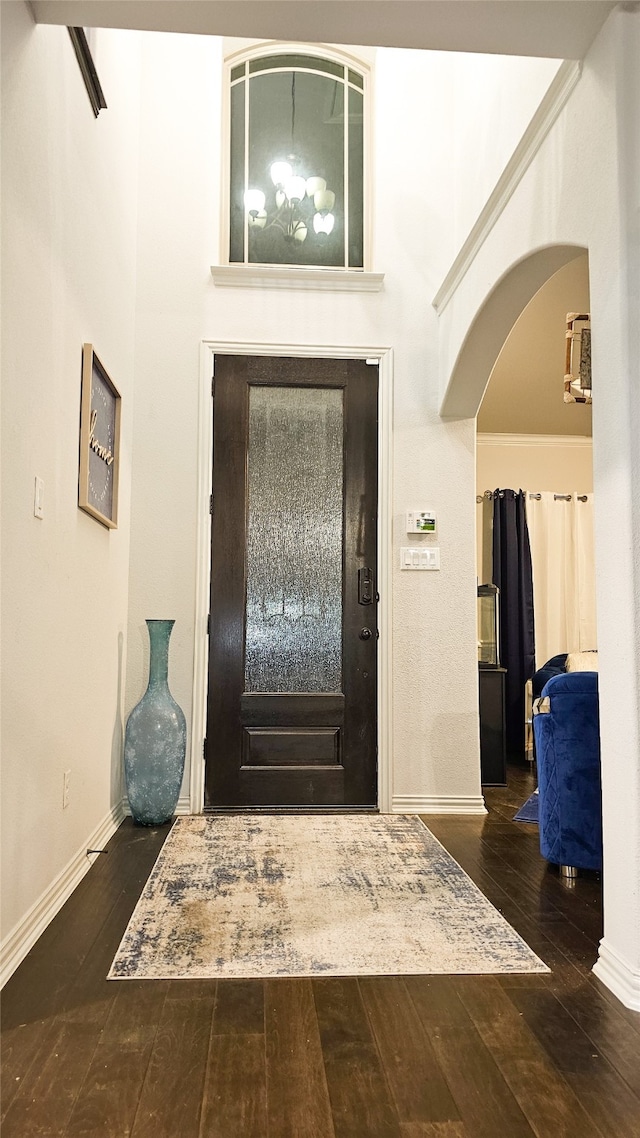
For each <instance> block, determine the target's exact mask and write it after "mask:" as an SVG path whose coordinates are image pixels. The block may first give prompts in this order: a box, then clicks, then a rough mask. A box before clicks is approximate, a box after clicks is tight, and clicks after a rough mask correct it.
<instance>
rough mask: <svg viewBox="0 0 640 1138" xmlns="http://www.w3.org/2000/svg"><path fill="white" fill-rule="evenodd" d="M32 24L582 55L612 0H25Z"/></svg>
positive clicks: (566, 56)
mask: <svg viewBox="0 0 640 1138" xmlns="http://www.w3.org/2000/svg"><path fill="white" fill-rule="evenodd" d="M31 7H32V9H33V12H34V14H35V18H36V20H37V22H38V23H43V24H67V25H70V26H75V27H105V28H107V27H111V28H138V29H142V30H145V31H164V32H192V33H199V34H208V35H222V36H240V37H247V38H250V39H277V40H297V41H302V42H311V43H343V44H371V45H374V46H387V47H405V48H429V49H431V50H436V51H472V52H486V53H489V54H498V55H532V56H548V57H550V58H554V59H583V58H584V56H585V54H586V53H587V51H588V50H589V47H590V45H591V44H592V42H593V40H594V39H595V37H596V36H597V34H598V32H599V30H600V28H601V27H602V24H603V23H604V21H605V20H606V18H607V16H608V14H609V12H610V11H611V10H612V9H613V8H614V7H615V3H614V2H613V0H32V3H31Z"/></svg>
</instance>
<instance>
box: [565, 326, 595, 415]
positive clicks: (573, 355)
mask: <svg viewBox="0 0 640 1138" xmlns="http://www.w3.org/2000/svg"><path fill="white" fill-rule="evenodd" d="M565 336H566V356H565V365H564V370H565V376H564V402H565V403H591V402H592V396H593V392H592V380H591V317H590V314H589V313H588V312H567V330H566V333H565Z"/></svg>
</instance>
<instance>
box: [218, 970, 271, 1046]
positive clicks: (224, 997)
mask: <svg viewBox="0 0 640 1138" xmlns="http://www.w3.org/2000/svg"><path fill="white" fill-rule="evenodd" d="M262 1032H264V981H263V980H219V981H218V992H217V997H216V1010H215V1015H214V1019H213V1033H214V1035H260V1034H261V1033H262Z"/></svg>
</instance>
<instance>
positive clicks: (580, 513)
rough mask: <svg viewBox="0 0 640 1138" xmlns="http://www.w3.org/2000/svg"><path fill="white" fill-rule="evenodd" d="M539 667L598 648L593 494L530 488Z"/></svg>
mask: <svg viewBox="0 0 640 1138" xmlns="http://www.w3.org/2000/svg"><path fill="white" fill-rule="evenodd" d="M527 523H528V526H529V540H530V543H531V559H532V563H533V600H534V613H535V629H536V667H538V668H540V667H541V666H542V665H543V664H544V663H545V662H546V661H547V660H548V659H550V657H551V656H556V655H557V654H558V653H560V652H578V651H588V650H589V649H592V648H597V646H598V645H597V641H596V603H595V567H594V543H593V495H592V494H588V495H586V501H580V500H579V498H578V495H577V494H576V493H572V494H571V496H570V499H569V501H567V500H565V497H564V496H560V495H554V494H553V492H551V491H543V492H542V493H541V494H535V495H534V494H531V493H527Z"/></svg>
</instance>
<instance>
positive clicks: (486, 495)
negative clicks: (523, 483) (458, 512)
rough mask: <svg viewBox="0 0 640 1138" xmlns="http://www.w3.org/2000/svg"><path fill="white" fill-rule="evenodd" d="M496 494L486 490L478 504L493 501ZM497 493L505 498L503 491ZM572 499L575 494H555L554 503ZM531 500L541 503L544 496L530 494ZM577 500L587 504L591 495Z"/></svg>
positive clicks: (479, 496) (477, 496) (578, 496)
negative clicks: (484, 499) (484, 500)
mask: <svg viewBox="0 0 640 1138" xmlns="http://www.w3.org/2000/svg"><path fill="white" fill-rule="evenodd" d="M494 493H495V491H494V490H485V492H484V494H476V502H478V503H479V502H481V501H482V500H483V498H487V499H488V500H489V501H491V500H492V499H493V497H494ZM497 493H498V494H499V495H500V497H501V498H502V497H504V491H503V490H498V491H497ZM572 497H573V494H554V495H553V500H554V502H570V501H571V499H572ZM529 498H535V500H536V501H537V502H539V501H540V500H541V498H542V494H540V493H536V494H529ZM576 499H577V500H578V502H587V501H588V500H589V495H588V494H576Z"/></svg>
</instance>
